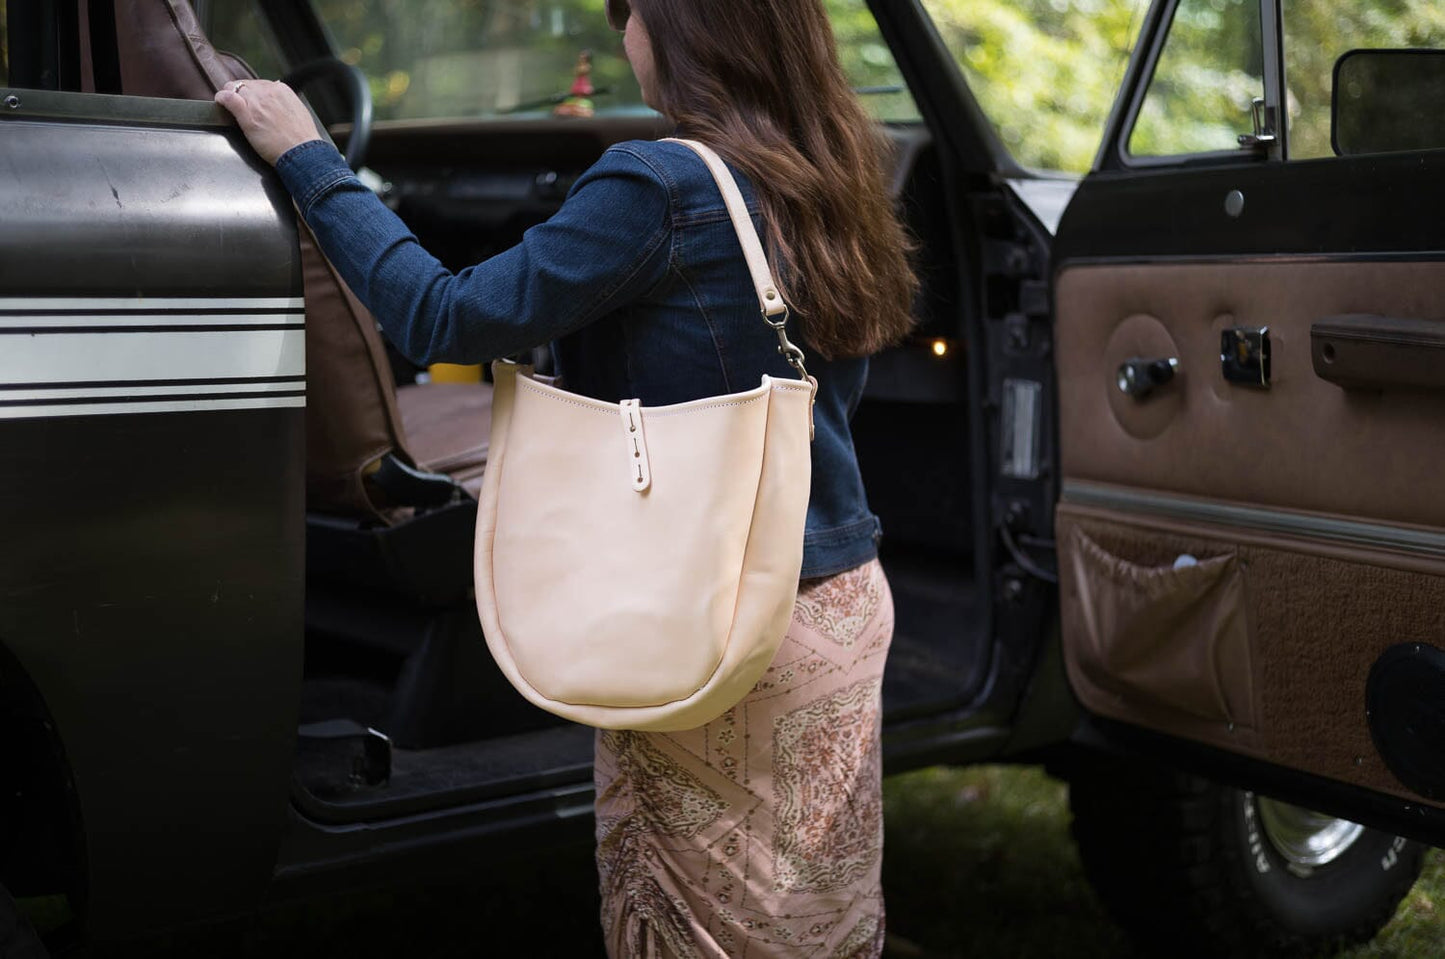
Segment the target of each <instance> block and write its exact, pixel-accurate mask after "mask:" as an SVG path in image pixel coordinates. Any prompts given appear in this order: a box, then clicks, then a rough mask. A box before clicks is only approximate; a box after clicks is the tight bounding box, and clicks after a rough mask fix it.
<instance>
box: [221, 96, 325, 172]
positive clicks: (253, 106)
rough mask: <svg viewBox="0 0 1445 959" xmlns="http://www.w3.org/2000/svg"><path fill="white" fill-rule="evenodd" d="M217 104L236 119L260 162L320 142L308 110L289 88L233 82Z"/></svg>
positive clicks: (270, 160) (273, 159) (271, 162)
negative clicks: (313, 142) (302, 145)
mask: <svg viewBox="0 0 1445 959" xmlns="http://www.w3.org/2000/svg"><path fill="white" fill-rule="evenodd" d="M216 102H217V103H219V104H220V105H221V106H223V107H225V108H226V109H227V110H229V111H231V115H232V116H234V117H235V118H236V123H237V124H239V125H240V127H241V132H242V133H244V134H246V139H247V140H249V141H250V142H251V146H252V147H253V148H255V150H256V152H257V153H259V154H261V159H263V160H265V161H266V162H267V163H270V164H273V165H274V164H275V162H276V161H277V160H278V159H280V157H281V154H283V153H285V152H286V151H287V150H289V149H291V148H292V147H294V146H300V145H301V144H303V143H307V142H309V141H311V140H319V139H321V138H320V137H319V136H318V135H317V131H316V121H315V120H314V119H312V117H311V111H310V110H308V109H306V105H305V104H304V103H302V102H301V98H300V97H298V96H297V95H296V93H295V91H293V90H292V89H291V88H290V87H288V86H287V85H286V84H284V83H276V82H274V81H272V80H232V81H231V82H230V83H227V84H226V86H225V87H224V88H223V89H221V90H218V91H217V92H216Z"/></svg>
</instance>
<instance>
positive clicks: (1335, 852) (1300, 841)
mask: <svg viewBox="0 0 1445 959" xmlns="http://www.w3.org/2000/svg"><path fill="white" fill-rule="evenodd" d="M1254 803H1255V807H1256V808H1257V809H1258V810H1259V821H1260V825H1261V826H1262V827H1263V830H1264V835H1265V838H1266V839H1268V840H1269V844H1270V845H1271V846H1273V847H1274V851H1275V852H1277V853H1279V855H1280V858H1281V859H1283V860H1284V861H1285V865H1286V866H1287V867H1288V868H1289V870H1290V871H1291V872H1294V873H1297V874H1299V875H1308V874H1309V873H1311V872H1313V871H1314V870H1315V869H1318V868H1319V867H1320V866H1327V865H1329V864H1330V863H1332V862H1334V861H1335V860H1336V859H1339V858H1340V857H1341V856H1343V855H1344V854H1345V853H1346V852H1348V851H1349V849H1350V847H1351V846H1353V845H1354V844H1355V843H1356V842H1358V841H1359V838H1360V837H1361V836H1363V835H1364V834H1365V827H1364V826H1361V825H1360V824H1359V823H1357V822H1350V821H1349V820H1348V819H1336V818H1335V817H1334V816H1326V815H1324V814H1323V813H1317V812H1313V811H1311V810H1308V809H1301V808H1300V807H1299V806H1291V805H1290V804H1289V803H1285V802H1280V801H1279V800H1277V799H1266V798H1265V797H1263V796H1256V797H1254Z"/></svg>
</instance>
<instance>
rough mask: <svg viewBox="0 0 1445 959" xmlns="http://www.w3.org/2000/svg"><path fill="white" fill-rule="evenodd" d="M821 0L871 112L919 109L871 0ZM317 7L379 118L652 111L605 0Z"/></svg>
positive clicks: (349, 2)
mask: <svg viewBox="0 0 1445 959" xmlns="http://www.w3.org/2000/svg"><path fill="white" fill-rule="evenodd" d="M825 4H826V6H827V8H828V11H829V14H830V16H831V17H832V20H833V25H834V31H835V33H836V35H837V38H838V48H839V57H840V59H841V60H842V61H843V65H844V69H845V70H846V71H847V73H848V76H849V79H850V80H851V81H852V82H853V84H854V85H855V87H857V88H859V90H860V92H861V93H862V94H864V105H865V106H866V107H867V108H868V109H869V111H870V113H871V114H872V115H873V116H874V117H876V118H878V119H884V120H915V119H917V118H918V112H917V109H916V108H915V107H914V105H913V100H912V98H911V97H910V96H909V95H908V93H907V91H906V90H905V89H904V86H903V80H902V77H901V75H900V74H899V72H898V68H897V65H896V64H895V63H894V60H893V56H892V54H891V53H890V52H889V50H888V47H887V45H886V44H884V42H883V40H882V38H881V37H880V36H879V34H878V27H877V24H876V23H875V22H874V20H873V16H872V14H871V13H869V11H868V7H867V4H866V3H865V2H864V0H825ZM316 9H317V11H318V13H320V15H321V18H322V20H323V21H324V22H325V24H326V27H327V29H328V31H329V32H330V34H331V38H332V42H333V45H334V47H335V49H337V50H338V51H339V52H340V56H341V58H342V59H343V60H345V61H346V62H348V63H352V64H355V65H357V66H359V67H360V68H361V69H362V70H363V71H364V72H365V73H366V75H367V77H368V78H369V79H370V81H371V88H372V95H373V97H374V99H375V105H376V115H377V118H378V119H408V118H429V117H477V116H504V115H534V116H552V115H560V116H579V115H580V116H586V115H589V114H590V113H596V114H598V115H618V114H628V113H650V112H651V111H650V110H648V108H647V106H646V105H644V104H643V102H642V93H641V91H640V90H639V89H638V86H637V81H636V80H635V79H634V78H633V76H632V70H631V68H630V67H629V66H628V64H627V60H626V58H625V57H624V55H623V51H622V38H621V36H620V35H619V34H617V33H615V32H613V31H612V30H611V29H609V28H608V26H607V22H606V18H605V17H604V15H603V3H602V0H405V2H402V0H369V2H368V0H316ZM589 89H590V92H589ZM559 107H561V108H562V109H561V111H559V110H558V108H559Z"/></svg>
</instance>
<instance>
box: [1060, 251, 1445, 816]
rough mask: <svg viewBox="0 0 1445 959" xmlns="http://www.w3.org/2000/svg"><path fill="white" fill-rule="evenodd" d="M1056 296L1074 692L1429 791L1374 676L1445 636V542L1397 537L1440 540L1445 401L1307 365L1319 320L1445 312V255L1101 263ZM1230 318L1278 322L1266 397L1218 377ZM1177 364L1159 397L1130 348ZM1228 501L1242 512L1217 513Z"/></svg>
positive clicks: (1109, 707)
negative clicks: (1134, 371)
mask: <svg viewBox="0 0 1445 959" xmlns="http://www.w3.org/2000/svg"><path fill="white" fill-rule="evenodd" d="M1056 299H1057V331H1058V332H1057V336H1058V339H1057V350H1056V356H1057V358H1058V359H1057V363H1058V372H1059V409H1060V427H1059V429H1060V436H1061V438H1062V447H1063V448H1062V466H1063V476H1064V492H1063V499H1062V502H1061V505H1060V507H1059V510H1058V514H1057V519H1058V523H1057V531H1058V543H1059V560H1060V567H1061V569H1060V573H1061V575H1060V579H1061V584H1060V598H1061V604H1062V609H1063V617H1064V644H1065V657H1066V662H1067V666H1068V669H1069V675H1070V679H1071V681H1072V684H1073V687H1074V689H1075V691H1076V692H1077V693H1078V694H1079V697H1080V699H1081V700H1082V701H1083V702H1084V703H1085V705H1086V706H1088V707H1089V709H1090V710H1091V711H1093V712H1095V713H1098V714H1100V715H1103V716H1108V717H1112V718H1115V719H1120V720H1124V721H1125V722H1129V723H1133V724H1135V725H1139V726H1143V727H1147V728H1150V729H1155V730H1159V731H1163V732H1167V733H1170V734H1172V735H1176V736H1180V737H1184V738H1189V739H1195V740H1198V741H1201V742H1204V743H1207V744H1209V745H1212V746H1216V747H1218V748H1220V749H1224V750H1228V751H1231V752H1236V753H1242V754H1245V755H1250V756H1254V757H1257V758H1260V759H1263V760H1266V761H1268V762H1270V763H1274V764H1276V765H1280V766H1285V767H1289V768H1293V769H1299V770H1303V771H1306V772H1309V773H1313V774H1316V775H1319V776H1323V777H1327V778H1329V779H1333V780H1338V781H1341V782H1346V783H1351V784H1353V785H1357V786H1363V787H1365V788H1368V789H1373V790H1378V791H1381V792H1386V793H1393V794H1395V795H1399V796H1404V797H1407V798H1412V799H1422V798H1423V797H1420V796H1417V795H1415V794H1414V793H1412V792H1411V791H1410V790H1409V789H1408V788H1407V787H1406V786H1405V785H1404V784H1403V783H1401V782H1400V781H1399V780H1398V779H1396V777H1395V776H1394V775H1393V774H1392V773H1391V771H1390V770H1389V769H1388V768H1387V767H1386V765H1385V762H1384V760H1383V757H1382V756H1381V754H1380V753H1379V752H1378V751H1377V750H1376V749H1375V747H1374V745H1373V742H1372V737H1371V730H1370V723H1369V715H1368V713H1367V710H1366V695H1365V690H1366V684H1367V680H1368V677H1369V674H1370V670H1371V667H1372V665H1373V664H1374V663H1375V661H1376V660H1377V659H1379V657H1380V656H1381V655H1382V654H1383V653H1384V652H1385V651H1386V650H1387V649H1388V648H1390V647H1391V646H1393V645H1395V644H1398V643H1409V642H1419V643H1428V644H1438V643H1439V641H1440V635H1441V610H1442V609H1445V555H1442V553H1441V552H1440V551H1439V550H1437V549H1433V548H1430V547H1428V546H1425V545H1422V546H1419V547H1417V548H1413V549H1412V548H1407V547H1406V545H1404V544H1408V543H1409V542H1410V541H1411V539H1410V537H1412V536H1414V537H1417V538H1419V537H1425V538H1429V537H1432V536H1439V535H1440V534H1442V533H1445V498H1442V497H1441V496H1440V495H1439V487H1440V477H1441V476H1442V475H1445V443H1442V442H1441V424H1442V423H1445V394H1442V393H1441V392H1439V391H1420V390H1416V389H1413V388H1407V389H1367V390H1348V389H1342V388H1341V387H1340V386H1339V385H1337V384H1335V383H1333V382H1330V381H1329V380H1327V379H1325V378H1322V377H1321V376H1319V375H1318V374H1317V373H1316V371H1315V368H1314V366H1313V361H1312V354H1311V338H1310V331H1311V328H1312V326H1313V325H1314V324H1315V323H1316V322H1318V321H1320V320H1323V319H1326V318H1329V317H1337V316H1343V315H1359V314H1377V315H1382V316H1390V317H1400V318H1406V319H1410V320H1413V321H1415V322H1417V323H1419V324H1434V323H1438V324H1440V325H1441V327H1442V328H1445V321H1442V320H1440V319H1439V318H1440V317H1445V263H1441V262H1439V261H1434V260H1421V261H1418V262H1404V261H1402V262H1390V261H1383V260H1375V259H1368V258H1361V259H1357V260H1339V261H1332V260H1327V259H1311V258H1305V257H1299V258H1284V257H1280V258H1274V259H1254V260H1252V259H1250V258H1247V257H1241V258H1239V259H1238V260H1237V261H1233V262H1227V261H1223V260H1208V261H1202V262H1192V263H1191V262H1171V261H1165V262H1154V263H1147V262H1146V263H1094V264H1089V263H1086V264H1083V265H1073V266H1067V267H1065V269H1064V270H1063V272H1062V273H1061V274H1060V275H1059V277H1058V281H1057V286H1056ZM1237 326H1243V327H1268V328H1269V331H1270V336H1271V340H1272V344H1273V362H1272V379H1271V386H1270V388H1269V389H1267V390H1265V389H1251V388H1249V387H1246V386H1240V385H1238V384H1234V383H1230V382H1228V381H1226V380H1225V379H1224V377H1223V375H1222V373H1221V366H1220V352H1221V346H1220V343H1221V334H1222V332H1223V331H1224V330H1226V329H1230V328H1233V327H1237ZM1170 356H1172V357H1177V358H1178V359H1179V361H1180V368H1179V369H1180V372H1179V374H1178V376H1177V377H1176V379H1175V380H1174V381H1173V382H1171V383H1170V384H1168V386H1166V387H1165V388H1163V389H1161V390H1159V391H1158V392H1157V394H1155V395H1151V396H1149V397H1148V398H1146V399H1144V400H1135V399H1133V398H1130V397H1128V396H1125V395H1124V394H1123V393H1122V392H1120V390H1119V389H1118V387H1117V385H1116V371H1117V370H1118V368H1119V366H1120V364H1121V363H1123V362H1125V361H1127V360H1129V359H1131V358H1134V357H1145V358H1160V357H1170ZM1221 505H1222V506H1225V507H1227V508H1228V509H1230V510H1233V511H1234V512H1232V513H1220V512H1219V511H1218V510H1210V509H1206V507H1217V506H1221ZM1191 509H1194V512H1192V513H1191V512H1190V510H1191ZM1283 521H1288V522H1284V525H1281V522H1283ZM1330 523H1343V524H1346V525H1347V527H1348V530H1347V532H1346V533H1344V534H1329V533H1328V531H1327V527H1328V524H1330ZM1300 524H1305V525H1300ZM1351 524H1352V525H1351ZM1361 524H1364V525H1361ZM1321 527H1325V529H1324V530H1323V531H1322V529H1321ZM1306 529H1312V530H1313V531H1312V532H1310V533H1309V534H1308V535H1305V534H1304V533H1302V532H1300V531H1302V530H1306ZM1396 532H1398V535H1395V533H1396ZM1386 534H1390V535H1386ZM1422 542H1423V541H1422ZM1432 542H1433V540H1432ZM1426 801H1429V800H1426ZM1436 805H1442V804H1441V803H1438V802H1437V803H1436Z"/></svg>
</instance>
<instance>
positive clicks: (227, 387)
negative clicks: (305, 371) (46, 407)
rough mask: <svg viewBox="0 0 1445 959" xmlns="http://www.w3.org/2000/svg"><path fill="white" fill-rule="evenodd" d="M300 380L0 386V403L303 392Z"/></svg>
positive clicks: (303, 387)
mask: <svg viewBox="0 0 1445 959" xmlns="http://www.w3.org/2000/svg"><path fill="white" fill-rule="evenodd" d="M305 391H306V384H305V383H303V382H301V381H300V380H291V381H288V382H284V383H188V384H185V385H183V386H144V385H140V384H137V385H135V386H132V385H130V384H128V383H127V384H124V385H117V386H87V387H82V388H80V389H74V388H60V387H55V388H51V389H38V390H37V389H25V390H11V389H5V388H3V387H0V406H3V405H4V404H6V403H12V402H18V401H22V400H129V399H140V398H141V397H148V396H211V395H213V394H215V393H304V392H305Z"/></svg>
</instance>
